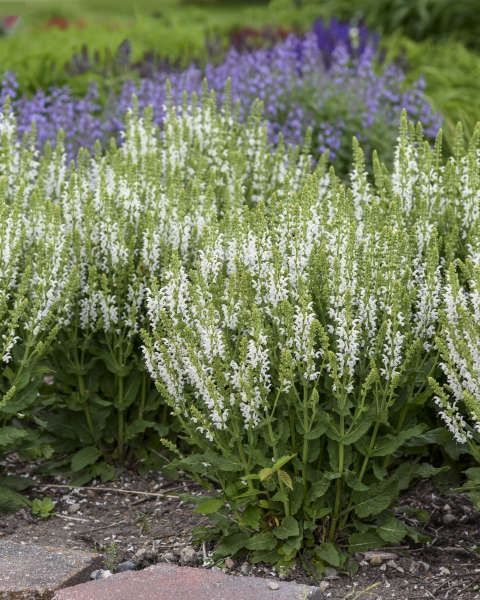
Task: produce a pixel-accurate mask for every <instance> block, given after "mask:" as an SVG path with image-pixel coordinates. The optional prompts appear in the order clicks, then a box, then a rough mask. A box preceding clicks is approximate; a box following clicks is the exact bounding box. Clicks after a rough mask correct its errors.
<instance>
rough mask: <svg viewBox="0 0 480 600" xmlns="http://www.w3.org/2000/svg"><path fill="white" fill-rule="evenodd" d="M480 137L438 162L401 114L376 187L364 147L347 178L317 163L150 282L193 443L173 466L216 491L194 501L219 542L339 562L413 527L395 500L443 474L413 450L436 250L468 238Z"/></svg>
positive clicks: (233, 548)
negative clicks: (294, 185)
mask: <svg viewBox="0 0 480 600" xmlns="http://www.w3.org/2000/svg"><path fill="white" fill-rule="evenodd" d="M477 152H478V150H477V146H476V143H475V142H474V143H473V146H472V148H471V149H470V151H469V154H468V159H467V158H465V157H463V154H462V153H461V151H460V150H459V156H458V158H457V159H452V160H451V161H450V162H449V163H448V164H447V165H443V164H442V161H441V151H440V145H439V144H437V146H436V148H435V149H431V148H430V147H429V146H428V145H426V144H425V143H424V142H423V141H422V138H421V135H419V133H418V132H415V131H413V130H410V131H409V130H408V128H407V127H406V125H405V124H404V126H403V129H402V133H401V136H400V139H399V142H398V145H397V149H396V153H395V161H394V170H393V172H392V174H391V176H390V175H389V174H388V173H387V172H386V171H385V170H383V169H382V168H381V167H380V166H379V165H377V166H376V168H375V172H376V183H375V185H371V184H370V183H369V182H368V178H367V176H366V173H365V172H364V167H365V165H364V161H363V157H362V154H361V152H360V151H359V150H358V147H357V149H356V151H355V154H356V161H355V164H354V165H353V168H352V170H351V173H350V184H349V185H348V186H345V185H343V184H341V183H340V182H339V180H338V179H337V178H336V177H335V176H334V175H333V174H332V173H331V172H329V173H326V172H325V170H324V168H323V165H320V166H319V167H318V169H317V171H316V172H315V174H314V175H313V176H312V177H310V178H309V179H306V180H304V181H303V182H302V183H303V185H302V186H301V188H300V189H297V190H296V191H295V192H294V193H292V194H287V195H286V196H282V197H278V196H277V197H276V198H271V199H270V198H268V197H266V198H265V200H264V202H262V203H261V204H259V205H258V206H257V207H255V208H253V209H252V210H251V211H250V212H249V213H248V214H241V215H239V216H238V218H237V219H235V220H233V221H232V226H231V227H230V228H228V227H225V228H224V229H223V231H222V234H221V235H219V236H217V237H216V238H215V239H214V240H213V241H212V243H211V244H210V245H205V246H204V247H203V248H202V249H201V252H200V253H199V256H198V260H197V262H196V263H194V264H193V265H192V267H191V268H190V269H188V268H187V267H185V266H184V265H183V264H182V263H181V261H178V260H174V261H173V263H172V266H171V267H170V269H169V271H168V272H167V275H166V282H165V283H164V285H163V286H161V287H160V288H158V289H155V287H153V288H152V291H151V292H150V293H149V300H148V306H149V320H150V331H149V333H145V335H144V339H145V348H144V351H145V356H146V361H147V365H148V369H149V372H150V373H151V375H152V377H153V378H154V379H155V380H156V381H157V386H158V387H159V389H160V390H161V391H162V392H163V394H164V395H165V397H166V398H167V399H168V402H169V404H170V406H171V408H172V411H173V413H174V414H175V415H176V416H177V418H178V419H179V421H180V422H181V428H182V431H183V432H186V434H187V435H188V440H189V442H190V444H191V445H192V447H193V448H194V449H196V452H192V453H190V454H188V455H186V456H185V457H179V458H178V460H177V461H176V463H175V465H176V467H177V468H180V469H183V470H185V471H187V472H190V473H192V474H193V476H194V477H197V478H199V479H201V480H203V481H206V482H210V483H211V484H213V485H214V486H215V487H216V488H217V489H219V490H220V492H219V495H217V496H216V497H215V498H214V499H206V500H205V501H204V502H202V503H201V504H200V505H199V507H198V510H199V511H200V512H203V513H205V514H211V513H216V514H215V515H213V520H214V523H215V525H216V528H215V529H214V530H213V533H211V535H212V536H213V537H214V538H215V539H218V538H221V540H222V543H221V544H220V546H219V547H218V548H217V554H218V555H219V556H222V555H223V556H225V555H228V554H234V553H236V552H238V551H240V550H247V551H250V552H251V557H250V558H251V560H253V561H254V562H255V561H266V562H278V563H280V564H290V563H291V561H293V560H294V559H295V557H296V556H297V555H298V554H299V552H301V551H302V552H304V553H305V552H306V553H307V555H308V556H309V558H308V560H311V561H313V563H316V564H317V566H318V567H319V568H320V569H321V568H323V567H324V566H325V564H331V565H333V566H337V567H338V566H340V565H343V564H344V563H345V560H346V553H347V552H354V551H358V550H362V549H363V550H365V549H367V548H369V547H378V546H380V545H382V544H383V543H387V542H395V543H398V542H399V541H400V540H401V539H402V538H403V537H404V536H405V535H406V534H407V533H408V528H407V527H406V526H405V525H404V524H403V523H402V522H400V521H399V520H398V519H396V518H395V516H394V514H393V513H392V512H391V511H390V510H389V509H390V507H391V505H392V503H393V502H394V500H395V498H396V497H397V495H398V493H399V492H400V491H401V490H402V489H405V488H406V487H407V486H408V485H409V482H410V481H411V480H412V479H413V478H415V477H422V476H428V475H430V474H432V473H434V472H435V469H434V468H433V467H431V466H430V465H428V464H427V463H424V462H422V452H424V450H423V449H421V448H420V451H419V452H418V448H417V453H416V455H415V453H414V455H415V457H414V456H409V457H408V454H409V447H413V446H416V445H420V446H421V445H422V444H421V443H420V442H419V440H423V444H425V443H426V440H427V438H428V435H424V432H425V430H426V428H427V425H426V424H425V423H424V422H422V415H424V409H425V403H426V402H427V400H428V398H429V395H430V392H429V389H428V384H427V378H428V375H429V374H430V373H431V372H432V371H433V372H435V367H436V360H435V358H436V357H435V353H434V351H433V349H432V346H433V337H434V334H435V330H436V321H437V315H438V309H439V303H440V290H441V281H442V277H441V275H442V269H441V264H442V261H441V260H440V258H439V251H440V252H441V253H442V254H443V255H444V258H445V257H447V256H448V255H450V254H451V253H453V254H454V255H460V254H461V253H462V251H463V247H462V243H461V238H462V237H463V235H467V237H468V231H469V227H470V224H471V220H469V219H468V218H464V216H465V214H468V211H469V209H471V208H473V206H474V204H475V199H474V194H475V192H473V190H477V189H478V178H477V177H478V172H479V166H480V165H479V160H478V154H477ZM457 160H458V161H459V162H458V163H457ZM460 165H461V167H460ZM467 189H469V190H470V199H471V201H470V200H469V196H468V193H467ZM292 198H294V199H295V201H294V202H292ZM472 227H473V230H474V228H475V225H473V226H472ZM452 231H453V232H454V233H452ZM406 232H408V233H407V234H406ZM407 457H408V458H407ZM304 555H305V554H304Z"/></svg>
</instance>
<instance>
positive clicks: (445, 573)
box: [438, 567, 450, 575]
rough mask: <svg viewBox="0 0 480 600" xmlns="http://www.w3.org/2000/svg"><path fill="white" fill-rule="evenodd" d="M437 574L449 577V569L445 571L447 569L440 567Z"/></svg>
mask: <svg viewBox="0 0 480 600" xmlns="http://www.w3.org/2000/svg"><path fill="white" fill-rule="evenodd" d="M438 572H439V574H440V575H450V569H447V567H440V569H439V570H438Z"/></svg>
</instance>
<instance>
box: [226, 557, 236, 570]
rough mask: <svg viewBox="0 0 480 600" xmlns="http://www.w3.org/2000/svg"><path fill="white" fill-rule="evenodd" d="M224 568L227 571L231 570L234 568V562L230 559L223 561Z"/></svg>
mask: <svg viewBox="0 0 480 600" xmlns="http://www.w3.org/2000/svg"><path fill="white" fill-rule="evenodd" d="M225 567H226V568H227V569H230V570H232V569H233V568H234V567H235V561H234V560H232V559H231V558H230V557H228V558H226V559H225Z"/></svg>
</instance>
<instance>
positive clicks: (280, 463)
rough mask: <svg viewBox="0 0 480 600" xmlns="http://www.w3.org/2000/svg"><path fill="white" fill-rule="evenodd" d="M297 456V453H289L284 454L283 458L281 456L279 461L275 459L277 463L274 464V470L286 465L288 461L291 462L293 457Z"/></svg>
mask: <svg viewBox="0 0 480 600" xmlns="http://www.w3.org/2000/svg"><path fill="white" fill-rule="evenodd" d="M296 456H297V455H296V454H288V455H285V456H282V457H281V458H279V459H278V460H277V461H275V463H274V465H273V470H274V472H275V471H278V470H279V469H281V468H282V467H283V466H284V465H286V464H287V463H288V462H290V461H291V460H292V458H295V457H296Z"/></svg>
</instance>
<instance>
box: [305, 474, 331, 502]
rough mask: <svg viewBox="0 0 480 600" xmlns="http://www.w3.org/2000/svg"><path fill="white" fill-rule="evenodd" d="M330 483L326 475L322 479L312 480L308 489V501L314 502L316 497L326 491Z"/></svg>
mask: <svg viewBox="0 0 480 600" xmlns="http://www.w3.org/2000/svg"><path fill="white" fill-rule="evenodd" d="M331 483H332V480H331V479H329V478H328V477H323V478H322V479H320V480H318V481H314V482H313V483H312V484H310V486H309V491H308V501H309V503H311V502H314V501H315V500H318V498H321V497H322V496H324V495H325V494H326V493H327V491H328V488H329V487H330V484H331Z"/></svg>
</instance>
